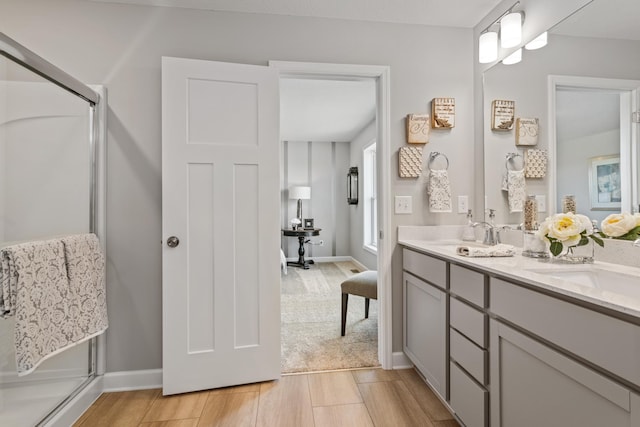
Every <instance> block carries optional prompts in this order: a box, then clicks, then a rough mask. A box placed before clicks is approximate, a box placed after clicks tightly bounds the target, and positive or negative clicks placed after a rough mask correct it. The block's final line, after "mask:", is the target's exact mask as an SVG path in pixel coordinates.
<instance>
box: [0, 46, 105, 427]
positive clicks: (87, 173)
mask: <svg viewBox="0 0 640 427" xmlns="http://www.w3.org/2000/svg"><path fill="white" fill-rule="evenodd" d="M91 111H92V109H91V107H90V105H89V103H88V102H87V101H85V100H83V99H81V98H80V97H77V96H76V95H74V94H72V93H70V92H68V91H66V90H64V89H62V88H60V87H59V86H57V85H55V84H53V83H51V82H49V81H48V80H46V79H44V78H42V77H40V76H39V75H37V74H35V73H34V72H32V71H29V70H28V69H26V68H23V67H22V66H21V65H18V64H16V63H14V62H12V61H11V60H9V59H7V58H5V57H2V56H0V247H4V246H6V245H9V244H12V243H17V242H23V241H27V240H35V239H47V238H50V237H54V236H58V235H63V234H73V233H86V232H89V231H90V227H91V220H90V216H91V214H92V213H91V212H90V211H91V208H90V199H91V197H92V195H91V183H92V180H91V179H90V177H91V173H92V171H91V170H90V169H91V158H92V154H91V152H90V151H91V144H90V141H91V125H92V121H91ZM13 331H14V320H13V318H7V319H2V318H0V420H1V421H0V424H2V425H6V426H16V427H19V426H33V425H38V424H39V423H41V421H42V420H43V419H45V418H46V417H47V416H48V414H50V413H51V412H52V411H54V410H55V409H56V408H57V407H58V406H60V405H61V404H62V403H63V402H64V401H65V399H68V398H69V397H70V396H72V395H73V394H74V392H75V391H76V390H79V389H80V388H81V387H82V386H83V384H85V383H86V382H87V381H88V380H89V378H90V377H91V376H92V375H93V371H94V365H95V362H94V361H95V356H94V353H95V352H94V347H95V343H94V341H95V340H91V341H89V342H85V343H82V344H80V345H78V346H76V347H73V348H71V349H69V350H66V351H64V352H62V353H60V354H57V355H55V356H53V357H51V358H50V359H47V360H46V361H45V362H43V363H42V364H41V365H40V366H39V367H38V369H37V370H36V371H35V372H33V373H31V374H28V375H26V376H20V377H19V376H18V375H17V373H16V362H15V345H14V339H13Z"/></svg>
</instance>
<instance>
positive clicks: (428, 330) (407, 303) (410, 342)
mask: <svg viewBox="0 0 640 427" xmlns="http://www.w3.org/2000/svg"><path fill="white" fill-rule="evenodd" d="M403 299H404V301H403V306H404V307H403V308H404V325H403V326H404V346H403V347H404V352H405V354H406V355H407V356H408V357H409V359H411V361H412V362H413V363H414V364H415V365H416V367H417V368H418V370H419V371H420V372H421V373H422V375H424V376H425V378H426V379H427V381H428V382H429V384H431V386H432V387H433V388H434V389H435V390H436V391H437V392H438V393H439V394H440V396H441V397H442V398H443V399H445V398H446V396H447V381H446V369H447V357H446V356H447V324H446V321H447V299H446V294H445V293H444V292H443V291H441V290H440V289H438V288H436V287H434V286H432V285H430V284H428V283H426V282H425V281H423V280H420V279H418V278H417V277H415V276H413V275H411V274H409V273H406V272H405V273H404V274H403Z"/></svg>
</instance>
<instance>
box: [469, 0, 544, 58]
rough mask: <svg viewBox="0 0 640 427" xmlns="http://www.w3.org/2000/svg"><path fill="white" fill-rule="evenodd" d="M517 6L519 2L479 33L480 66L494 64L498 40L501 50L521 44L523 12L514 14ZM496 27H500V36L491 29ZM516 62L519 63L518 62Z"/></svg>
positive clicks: (496, 31) (496, 56)
mask: <svg viewBox="0 0 640 427" xmlns="http://www.w3.org/2000/svg"><path fill="white" fill-rule="evenodd" d="M519 4H520V2H519V1H517V2H515V3H514V4H513V6H511V7H510V8H509V9H507V10H506V11H505V12H504V13H503V14H502V15H500V16H499V17H498V18H497V19H496V20H495V21H493V22H492V23H491V24H490V25H489V26H488V27H486V28H485V29H484V30H483V31H481V33H480V37H479V38H478V61H480V63H481V64H487V63H490V62H494V61H495V60H497V59H498V39H499V40H500V46H501V47H502V48H503V49H509V48H512V47H516V46H518V45H519V44H520V43H521V42H522V22H523V21H524V12H522V11H518V12H514V9H515V8H516V7H517V6H518V5H519ZM497 25H499V26H500V29H499V32H500V34H498V30H496V29H493V27H494V26H497ZM540 47H542V46H540ZM513 59H515V58H513ZM516 62H519V60H518V61H516ZM512 64H515V62H512Z"/></svg>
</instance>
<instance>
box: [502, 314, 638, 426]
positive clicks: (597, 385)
mask: <svg viewBox="0 0 640 427" xmlns="http://www.w3.org/2000/svg"><path fill="white" fill-rule="evenodd" d="M490 358H491V380H490V383H491V417H490V418H491V426H492V427H498V426H503V427H512V426H517V427H539V426H581V427H591V426H592V427H602V426H609V427H617V426H637V425H638V424H637V423H638V419H637V415H638V414H637V405H636V403H635V402H637V396H636V395H634V394H633V393H631V392H630V391H629V390H628V389H626V388H624V387H622V386H621V385H619V384H617V383H614V382H613V381H611V380H609V379H608V378H606V377H604V376H602V375H600V374H598V373H596V372H595V371H593V370H591V369H589V368H587V367H586V366H584V365H582V364H580V363H578V362H576V361H574V360H572V359H570V358H568V357H567V356H564V355H563V354H560V353H559V352H557V351H555V350H553V349H551V348H550V347H547V346H545V345H543V344H541V343H539V342H537V341H534V340H533V339H531V338H529V337H527V336H525V335H523V334H522V333H520V332H518V331H516V330H514V329H512V328H509V327H507V326H505V325H504V324H502V323H500V322H499V321H496V320H494V319H492V320H491V352H490Z"/></svg>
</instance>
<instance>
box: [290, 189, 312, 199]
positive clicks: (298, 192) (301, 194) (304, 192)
mask: <svg viewBox="0 0 640 427" xmlns="http://www.w3.org/2000/svg"><path fill="white" fill-rule="evenodd" d="M289 198H290V199H305V200H307V199H310V198H311V187H291V188H289Z"/></svg>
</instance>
